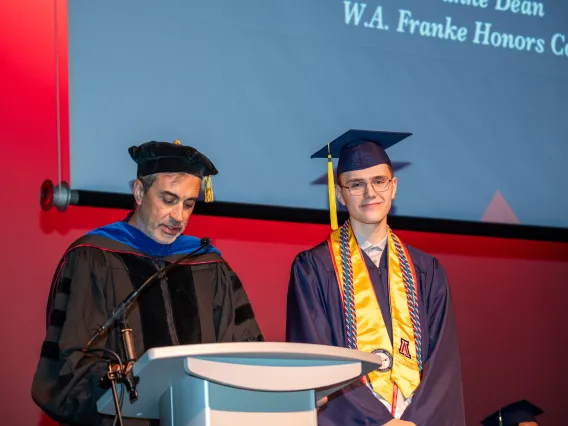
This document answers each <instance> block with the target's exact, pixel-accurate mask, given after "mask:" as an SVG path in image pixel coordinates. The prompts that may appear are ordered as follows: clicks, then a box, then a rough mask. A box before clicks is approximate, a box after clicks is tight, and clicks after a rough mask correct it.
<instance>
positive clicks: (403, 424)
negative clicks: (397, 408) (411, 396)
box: [385, 419, 416, 426]
mask: <svg viewBox="0 0 568 426" xmlns="http://www.w3.org/2000/svg"><path fill="white" fill-rule="evenodd" d="M385 426H416V424H415V423H412V422H407V421H405V420H398V419H393V420H391V421H390V422H388V423H385Z"/></svg>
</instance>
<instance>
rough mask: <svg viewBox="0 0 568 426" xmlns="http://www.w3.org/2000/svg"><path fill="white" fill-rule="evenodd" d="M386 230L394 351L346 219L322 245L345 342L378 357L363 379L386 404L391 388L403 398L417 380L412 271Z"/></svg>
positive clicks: (416, 321)
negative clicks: (328, 257) (335, 287)
mask: <svg viewBox="0 0 568 426" xmlns="http://www.w3.org/2000/svg"><path fill="white" fill-rule="evenodd" d="M387 232H388V274H389V275H388V282H389V294H390V306H391V316H392V333H393V341H394V346H395V347H396V349H395V350H393V343H392V342H391V341H390V338H389V335H388V332H387V327H386V326H385V322H384V320H383V315H382V313H381V308H380V306H379V302H378V300H377V296H376V294H375V291H374V289H373V283H372V282H371V278H370V276H369V271H368V270H367V265H366V264H365V260H364V259H363V255H362V254H361V250H360V248H359V244H358V243H357V240H356V238H355V236H354V234H353V231H352V229H351V224H350V222H349V220H347V221H346V222H345V224H343V226H342V227H341V228H339V229H336V230H335V231H333V232H332V233H331V235H330V236H329V238H328V245H329V248H330V251H331V257H332V259H333V260H334V266H335V273H336V275H337V282H338V284H339V290H340V293H341V297H342V301H343V310H344V318H345V325H346V330H347V343H348V346H349V347H350V348H351V349H358V350H361V351H364V352H372V353H376V354H377V355H378V356H380V357H381V362H382V364H381V367H379V368H378V369H377V370H375V371H373V372H371V373H370V374H369V375H368V376H367V377H366V378H365V379H363V380H364V381H366V382H367V383H369V384H370V385H371V387H372V388H373V390H374V391H375V392H376V393H377V394H379V395H380V396H381V397H382V398H383V399H385V400H386V401H388V402H389V404H391V405H392V403H393V399H394V398H395V396H396V394H397V387H398V389H400V391H401V393H402V395H403V396H404V398H405V399H407V398H408V397H409V396H410V395H412V393H413V392H414V391H415V390H416V387H417V386H418V385H419V384H420V380H421V374H422V356H421V355H422V354H421V346H422V345H421V335H420V321H419V315H418V291H417V285H418V282H417V280H416V272H415V270H414V266H413V264H412V261H411V259H410V256H409V255H408V252H407V250H406V247H405V246H404V245H403V244H402V243H401V242H400V240H399V239H398V237H397V236H396V235H395V234H394V233H393V232H392V230H391V229H390V228H388V231H387Z"/></svg>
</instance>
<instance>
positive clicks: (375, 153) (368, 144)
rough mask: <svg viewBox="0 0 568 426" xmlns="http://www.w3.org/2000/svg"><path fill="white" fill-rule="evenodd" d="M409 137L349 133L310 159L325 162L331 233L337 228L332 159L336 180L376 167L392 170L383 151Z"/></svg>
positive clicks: (369, 132) (374, 132)
mask: <svg viewBox="0 0 568 426" xmlns="http://www.w3.org/2000/svg"><path fill="white" fill-rule="evenodd" d="M411 135H412V133H401V132H384V131H371V130H355V129H351V130H348V131H347V132H345V133H344V134H342V135H341V136H339V137H338V138H337V139H335V140H334V141H332V142H330V143H329V144H327V146H325V147H323V148H321V149H320V150H319V151H317V152H316V153H315V154H313V155H312V156H311V158H327V181H328V183H327V185H328V188H327V189H328V196H329V209H330V219H331V228H332V229H333V230H335V229H337V227H338V224H337V204H336V201H335V183H334V179H333V164H332V158H338V159H339V160H338V163H337V176H339V175H340V174H342V173H345V172H352V171H356V170H364V169H368V168H369V167H374V166H378V165H379V164H388V165H389V166H391V167H392V163H391V161H390V158H389V156H388V154H387V153H386V150H387V149H388V148H390V147H391V146H393V145H396V144H397V143H398V142H400V141H402V140H404V139H406V138H407V137H409V136H411Z"/></svg>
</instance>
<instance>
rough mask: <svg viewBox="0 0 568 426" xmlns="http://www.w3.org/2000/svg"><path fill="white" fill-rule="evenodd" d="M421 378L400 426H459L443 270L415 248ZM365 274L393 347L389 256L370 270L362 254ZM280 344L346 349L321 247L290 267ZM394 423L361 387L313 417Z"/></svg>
mask: <svg viewBox="0 0 568 426" xmlns="http://www.w3.org/2000/svg"><path fill="white" fill-rule="evenodd" d="M407 247H408V252H409V254H410V257H411V259H412V261H413V264H414V266H415V269H416V275H417V279H418V281H419V284H418V298H419V311H420V312H419V315H420V327H421V332H422V336H423V341H422V353H423V354H424V363H423V364H424V376H423V379H422V382H421V384H420V385H419V387H418V388H417V389H416V391H415V393H414V395H413V397H412V402H411V404H410V405H409V406H408V407H407V408H406V410H405V411H404V413H403V415H402V417H401V420H407V421H411V422H413V423H415V424H416V425H417V426H462V425H465V415H464V406H463V394H462V383H461V382H462V380H461V368H460V361H459V349H458V341H457V332H456V325H455V317H454V312H453V308H452V302H451V295H450V288H449V285H448V280H447V276H446V273H445V270H444V268H443V267H442V265H441V264H440V263H438V261H437V260H436V258H434V257H432V256H430V255H428V254H426V253H424V252H422V251H420V250H418V249H416V248H414V247H411V246H407ZM362 253H363V257H364V259H365V262H366V264H367V268H368V271H369V275H370V277H371V280H372V282H373V287H374V289H375V293H376V295H377V298H378V301H379V304H380V308H381V312H382V314H383V318H384V320H385V325H386V327H387V329H388V334H389V337H390V339H391V342H392V319H391V314H390V299H389V294H388V271H387V259H388V253H387V251H386V249H385V253H383V255H382V256H381V263H380V265H379V267H376V266H375V264H374V263H373V262H372V261H371V259H370V258H369V257H368V256H367V255H366V254H365V253H364V252H362ZM286 340H287V341H288V342H298V343H314V344H321V345H331V346H340V347H348V345H347V339H346V330H345V321H344V318H343V308H342V303H341V294H340V292H339V287H338V284H337V278H336V275H335V269H334V266H333V263H332V258H331V255H330V252H329V248H328V244H327V241H324V242H322V243H321V244H319V245H317V246H316V247H314V248H312V249H311V250H306V251H304V252H302V253H300V254H299V255H298V256H297V257H296V258H295V260H294V262H293V264H292V270H291V273H290V283H289V287H288V296H287V312H286ZM392 419H393V416H392V415H391V413H390V412H389V410H388V409H387V408H386V407H385V406H384V405H383V403H382V402H381V401H380V400H379V399H377V398H376V397H375V396H374V395H373V394H372V392H371V391H370V390H369V388H367V386H365V384H363V383H362V382H361V381H360V380H359V381H357V382H355V383H353V384H351V385H348V386H346V387H345V388H344V389H342V390H341V391H338V392H336V393H335V394H333V395H331V396H330V397H329V400H328V403H327V404H326V405H324V406H323V407H322V408H321V409H320V410H319V414H318V423H319V424H320V425H322V426H340V425H341V426H350V425H383V424H385V423H387V422H388V421H390V420H392Z"/></svg>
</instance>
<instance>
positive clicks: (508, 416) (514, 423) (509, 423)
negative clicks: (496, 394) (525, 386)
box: [481, 399, 544, 426]
mask: <svg viewBox="0 0 568 426" xmlns="http://www.w3.org/2000/svg"><path fill="white" fill-rule="evenodd" d="M543 413H544V412H543V411H542V410H541V409H540V408H539V407H537V406H536V405H534V404H531V403H530V402H529V401H527V400H524V399H523V400H522V401H517V402H513V403H512V404H509V405H506V406H505V407H503V408H501V409H500V410H498V411H496V412H495V413H493V414H491V415H490V416H489V417H487V418H485V419H483V420H482V421H481V424H482V425H483V426H518V425H519V424H520V423H526V422H534V423H536V424H538V421H537V420H536V417H537V416H539V415H541V414H543Z"/></svg>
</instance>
